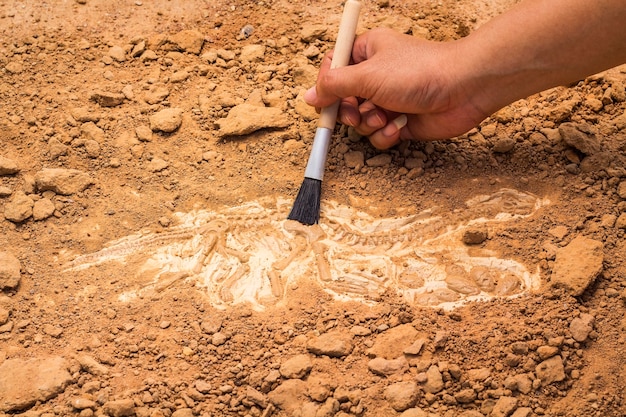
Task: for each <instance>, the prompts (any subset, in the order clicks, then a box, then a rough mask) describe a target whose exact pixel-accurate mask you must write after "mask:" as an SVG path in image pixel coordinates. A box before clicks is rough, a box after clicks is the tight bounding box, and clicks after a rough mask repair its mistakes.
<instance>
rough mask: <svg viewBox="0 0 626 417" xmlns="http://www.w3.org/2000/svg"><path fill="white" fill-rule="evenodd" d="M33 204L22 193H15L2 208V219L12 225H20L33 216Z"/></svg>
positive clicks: (31, 200)
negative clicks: (12, 223)
mask: <svg viewBox="0 0 626 417" xmlns="http://www.w3.org/2000/svg"><path fill="white" fill-rule="evenodd" d="M34 205H35V202H34V201H33V199H32V198H30V197H29V196H27V195H26V194H25V193H24V192H23V191H16V192H15V193H14V194H13V197H11V200H10V201H9V202H8V203H7V204H6V205H5V206H4V217H5V218H6V219H7V220H9V221H11V222H14V223H21V222H23V221H24V220H26V219H28V218H29V217H31V216H32V215H33V206H34Z"/></svg>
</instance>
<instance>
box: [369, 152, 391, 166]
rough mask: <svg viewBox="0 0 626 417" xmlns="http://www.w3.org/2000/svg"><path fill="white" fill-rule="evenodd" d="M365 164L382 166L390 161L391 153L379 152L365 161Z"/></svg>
mask: <svg viewBox="0 0 626 417" xmlns="http://www.w3.org/2000/svg"><path fill="white" fill-rule="evenodd" d="M365 163H366V164H367V166H370V167H383V166H387V165H389V164H390V163H391V155H390V154H388V153H381V154H378V155H376V156H374V157H372V158H369V159H368V160H366V161H365Z"/></svg>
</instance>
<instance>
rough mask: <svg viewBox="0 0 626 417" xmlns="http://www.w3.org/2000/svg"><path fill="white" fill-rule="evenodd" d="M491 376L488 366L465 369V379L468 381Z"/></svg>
mask: <svg viewBox="0 0 626 417" xmlns="http://www.w3.org/2000/svg"><path fill="white" fill-rule="evenodd" d="M490 376H491V371H490V370H489V368H479V369H470V370H469V371H467V379H469V380H470V381H484V380H485V379H487V378H489V377H490Z"/></svg>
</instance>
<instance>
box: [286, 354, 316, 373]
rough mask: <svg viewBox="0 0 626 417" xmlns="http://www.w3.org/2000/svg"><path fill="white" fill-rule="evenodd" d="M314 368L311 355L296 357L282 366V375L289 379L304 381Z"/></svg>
mask: <svg viewBox="0 0 626 417" xmlns="http://www.w3.org/2000/svg"><path fill="white" fill-rule="evenodd" d="M312 368H313V363H312V362H311V358H310V357H309V355H296V356H294V357H292V358H290V359H288V360H286V361H285V362H284V363H283V364H282V365H281V366H280V369H279V371H280V374H281V375H282V376H283V377H285V378H288V379H302V378H304V377H305V376H306V375H308V373H309V372H311V369H312Z"/></svg>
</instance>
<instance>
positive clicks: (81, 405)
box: [70, 397, 98, 410]
mask: <svg viewBox="0 0 626 417" xmlns="http://www.w3.org/2000/svg"><path fill="white" fill-rule="evenodd" d="M70 404H71V405H72V407H74V408H75V409H77V410H84V409H86V408H91V409H95V408H96V407H97V406H98V404H97V403H96V402H95V401H92V400H89V399H87V398H83V397H78V398H73V399H71V400H70Z"/></svg>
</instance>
